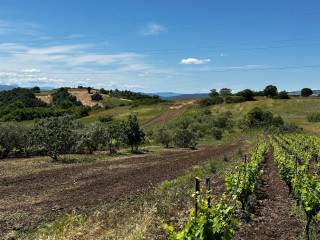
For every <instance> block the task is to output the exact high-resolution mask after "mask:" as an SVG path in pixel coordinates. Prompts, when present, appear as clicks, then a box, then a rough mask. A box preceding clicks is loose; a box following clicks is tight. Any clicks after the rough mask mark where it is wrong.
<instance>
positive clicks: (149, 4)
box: [0, 0, 320, 93]
mask: <svg viewBox="0 0 320 240" xmlns="http://www.w3.org/2000/svg"><path fill="white" fill-rule="evenodd" d="M319 22H320V1H318V0H305V1H302V0H299V1H298V0H251V1H249V0H242V1H239V0H233V1H230V0H225V1H216V0H197V1H196V0H183V1H182V0H157V1H156V0H148V1H146V0H126V1H125V0H117V1H116V0H108V1H105V0H90V1H89V0H67V1H66V0H28V1H25V0H1V1H0V84H16V85H19V86H22V87H31V86H40V87H61V86H69V87H76V86H78V85H83V86H92V87H95V88H105V89H115V88H118V89H129V90H133V91H141V92H179V93H197V92H208V91H209V90H210V89H213V88H215V89H220V88H223V87H227V88H231V89H232V90H233V91H239V90H241V89H245V88H251V89H255V90H259V89H262V88H264V87H265V86H266V85H269V84H273V85H276V86H278V88H279V89H281V90H288V91H291V90H298V89H300V88H302V87H310V88H313V89H320V75H319V73H320V61H319V56H320V28H319Z"/></svg>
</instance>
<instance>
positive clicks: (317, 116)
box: [307, 112, 320, 122]
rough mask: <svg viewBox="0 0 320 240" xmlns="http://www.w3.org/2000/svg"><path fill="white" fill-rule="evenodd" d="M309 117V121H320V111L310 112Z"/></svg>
mask: <svg viewBox="0 0 320 240" xmlns="http://www.w3.org/2000/svg"><path fill="white" fill-rule="evenodd" d="M307 119H308V121H309V122H320V112H313V113H309V114H308V116H307Z"/></svg>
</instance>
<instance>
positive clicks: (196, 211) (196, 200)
mask: <svg viewBox="0 0 320 240" xmlns="http://www.w3.org/2000/svg"><path fill="white" fill-rule="evenodd" d="M195 190H196V192H195V214H196V216H197V215H198V197H199V195H200V179H199V178H196V189H195Z"/></svg>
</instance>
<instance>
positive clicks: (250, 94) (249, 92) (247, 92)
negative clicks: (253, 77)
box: [236, 89, 255, 101]
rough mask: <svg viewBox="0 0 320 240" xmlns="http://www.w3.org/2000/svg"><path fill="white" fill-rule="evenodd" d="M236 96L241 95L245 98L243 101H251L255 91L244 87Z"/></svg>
mask: <svg viewBox="0 0 320 240" xmlns="http://www.w3.org/2000/svg"><path fill="white" fill-rule="evenodd" d="M236 95H237V96H241V97H243V98H244V99H245V101H253V100H254V95H255V93H254V92H253V91H252V90H251V89H245V90H243V91H241V92H238V93H237V94H236Z"/></svg>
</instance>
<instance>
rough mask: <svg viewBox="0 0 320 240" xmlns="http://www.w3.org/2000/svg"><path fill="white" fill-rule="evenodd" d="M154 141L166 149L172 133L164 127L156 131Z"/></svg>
mask: <svg viewBox="0 0 320 240" xmlns="http://www.w3.org/2000/svg"><path fill="white" fill-rule="evenodd" d="M155 141H156V142H157V143H160V144H162V145H163V146H164V147H166V148H168V147H169V145H170V143H171V142H172V132H171V131H170V130H169V128H168V127H166V126H163V127H161V128H159V129H157V131H156V132H155Z"/></svg>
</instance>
